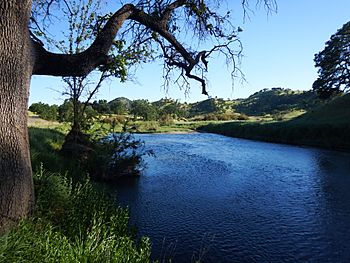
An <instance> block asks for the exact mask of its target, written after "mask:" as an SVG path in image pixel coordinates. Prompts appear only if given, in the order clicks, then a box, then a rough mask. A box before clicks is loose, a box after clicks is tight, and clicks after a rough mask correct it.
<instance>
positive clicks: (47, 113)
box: [29, 102, 58, 121]
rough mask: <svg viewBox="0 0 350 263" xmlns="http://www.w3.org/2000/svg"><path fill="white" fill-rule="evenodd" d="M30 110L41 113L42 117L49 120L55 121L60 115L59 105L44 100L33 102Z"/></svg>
mask: <svg viewBox="0 0 350 263" xmlns="http://www.w3.org/2000/svg"><path fill="white" fill-rule="evenodd" d="M29 110H30V111H31V112H34V113H36V114H38V115H39V117H40V118H42V119H44V120H48V121H55V120H57V117H58V106H57V105H49V104H46V103H42V102H37V103H33V104H32V105H30V107H29Z"/></svg>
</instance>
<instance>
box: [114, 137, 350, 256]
mask: <svg viewBox="0 0 350 263" xmlns="http://www.w3.org/2000/svg"><path fill="white" fill-rule="evenodd" d="M138 138H141V139H142V140H144V141H145V142H146V145H147V148H149V149H152V150H153V151H154V152H155V154H156V157H147V158H146V162H147V164H148V165H147V168H146V169H145V170H144V172H143V174H142V176H141V177H140V178H139V179H138V180H135V181H133V182H128V183H119V184H118V185H115V186H113V191H114V192H115V193H117V194H116V195H117V196H118V201H119V202H120V203H121V204H122V205H124V206H129V208H130V211H131V223H132V224H135V225H137V227H138V234H139V235H141V236H142V235H146V236H148V237H150V239H151V241H152V247H153V254H152V257H153V258H155V259H156V258H157V259H160V260H164V259H169V258H172V259H173V262H194V261H196V260H199V259H200V260H202V262H350V154H349V153H344V152H336V151H326V150H320V149H315V148H302V147H294V146H287V145H279V144H271V143H262V142H255V141H249V140H242V139H235V138H228V137H224V136H220V135H214V134H206V133H193V134H161V135H160V134H152V135H139V136H138Z"/></svg>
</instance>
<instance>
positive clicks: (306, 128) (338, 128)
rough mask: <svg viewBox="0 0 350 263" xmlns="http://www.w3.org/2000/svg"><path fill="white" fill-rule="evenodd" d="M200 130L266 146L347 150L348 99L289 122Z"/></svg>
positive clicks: (349, 146)
mask: <svg viewBox="0 0 350 263" xmlns="http://www.w3.org/2000/svg"><path fill="white" fill-rule="evenodd" d="M200 130H203V131H207V132H213V133H219V134H223V135H227V136H232V137H240V138H247V139H254V140H263V141H269V142H278V143H287V144H296V145H310V146H318V147H324V148H329V149H344V150H350V95H349V94H347V95H344V96H342V97H338V98H336V99H333V100H332V101H330V102H328V103H326V104H325V105H322V106H319V107H316V108H314V109H313V110H310V111H309V112H308V113H305V114H304V115H301V116H300V117H298V118H295V119H293V120H289V121H281V122H230V123H222V124H209V125H207V126H203V127H200Z"/></svg>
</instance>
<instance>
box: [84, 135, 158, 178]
mask: <svg viewBox="0 0 350 263" xmlns="http://www.w3.org/2000/svg"><path fill="white" fill-rule="evenodd" d="M150 154H153V153H152V151H149V150H145V145H144V142H143V141H141V140H137V139H135V138H134V137H133V135H132V134H130V133H121V134H115V133H113V134H111V135H110V136H108V137H106V138H104V139H102V140H99V141H97V142H96V146H95V150H94V153H93V155H92V157H91V159H90V160H89V171H90V174H91V176H92V178H93V179H95V180H103V181H113V180H116V179H118V178H121V177H125V176H133V175H139V173H140V171H141V170H142V168H143V165H144V163H143V160H142V157H143V156H144V155H150Z"/></svg>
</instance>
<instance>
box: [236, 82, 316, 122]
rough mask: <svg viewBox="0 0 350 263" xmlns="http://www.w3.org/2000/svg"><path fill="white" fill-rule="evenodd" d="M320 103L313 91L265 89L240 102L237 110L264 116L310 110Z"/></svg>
mask: <svg viewBox="0 0 350 263" xmlns="http://www.w3.org/2000/svg"><path fill="white" fill-rule="evenodd" d="M318 103H319V100H318V99H317V96H316V94H315V93H314V92H313V91H298V90H290V89H282V88H272V89H263V90H261V91H259V92H256V93H254V94H253V95H251V96H249V97H248V98H247V99H242V100H240V101H239V102H238V103H237V104H236V106H235V110H236V111H237V112H240V113H244V114H247V115H255V116H262V115H266V114H276V113H278V112H283V111H291V110H308V109H310V108H312V107H314V106H315V105H317V104H318Z"/></svg>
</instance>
